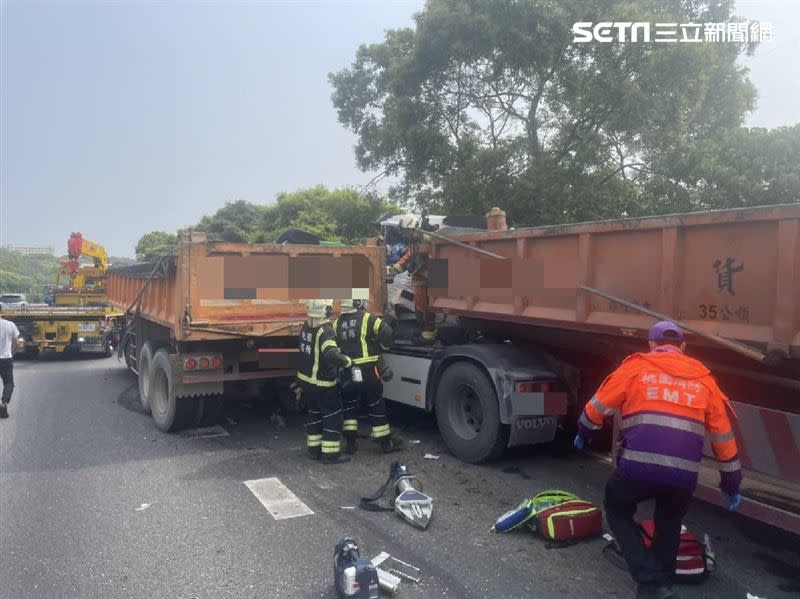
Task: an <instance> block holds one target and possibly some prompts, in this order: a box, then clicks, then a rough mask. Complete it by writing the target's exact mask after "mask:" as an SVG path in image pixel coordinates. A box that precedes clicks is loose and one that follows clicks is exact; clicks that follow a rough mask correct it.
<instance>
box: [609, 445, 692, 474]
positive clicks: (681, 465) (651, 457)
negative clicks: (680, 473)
mask: <svg viewBox="0 0 800 599" xmlns="http://www.w3.org/2000/svg"><path fill="white" fill-rule="evenodd" d="M622 457H623V458H624V459H626V460H628V461H631V462H641V463H644V464H655V465H657V466H666V467H667V468H677V469H678V470H686V471H687V472H699V471H700V463H699V462H693V461H692V460H685V459H683V458H676V457H675V456H671V455H664V454H661V453H650V452H647V451H634V450H632V449H627V448H626V449H624V450H623V453H622Z"/></svg>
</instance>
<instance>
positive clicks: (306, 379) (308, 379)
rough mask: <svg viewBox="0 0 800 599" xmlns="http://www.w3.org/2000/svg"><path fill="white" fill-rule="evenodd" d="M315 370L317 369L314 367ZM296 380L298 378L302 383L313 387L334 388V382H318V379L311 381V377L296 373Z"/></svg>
mask: <svg viewBox="0 0 800 599" xmlns="http://www.w3.org/2000/svg"><path fill="white" fill-rule="evenodd" d="M316 369H317V368H316V366H315V367H314V370H316ZM297 378H299V379H300V380H301V381H304V382H306V383H308V384H309V385H314V386H316V387H335V386H336V381H320V380H319V379H312V378H311V377H309V376H306V375H304V374H303V373H302V372H298V373H297Z"/></svg>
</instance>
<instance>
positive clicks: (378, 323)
mask: <svg viewBox="0 0 800 599" xmlns="http://www.w3.org/2000/svg"><path fill="white" fill-rule="evenodd" d="M381 324H383V321H382V320H381V319H380V318H378V317H377V316H376V317H375V324H374V325H372V332H373V333H375V334H376V335H377V334H378V332H379V331H380V330H381Z"/></svg>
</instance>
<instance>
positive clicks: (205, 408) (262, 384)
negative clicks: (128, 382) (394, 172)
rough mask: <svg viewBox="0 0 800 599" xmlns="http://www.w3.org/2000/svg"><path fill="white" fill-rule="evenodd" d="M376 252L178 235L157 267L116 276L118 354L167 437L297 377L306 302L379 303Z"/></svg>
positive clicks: (379, 255) (380, 254)
mask: <svg viewBox="0 0 800 599" xmlns="http://www.w3.org/2000/svg"><path fill="white" fill-rule="evenodd" d="M384 261H385V251H384V249H383V247H380V246H378V245H371V246H359V247H348V246H323V245H311V244H303V245H296V244H235V243H225V242H214V241H211V240H208V239H207V238H206V236H205V234H204V233H201V232H182V233H181V234H180V236H179V241H178V245H177V249H176V251H175V252H174V253H173V254H170V255H166V256H164V257H162V258H161V259H159V260H157V261H155V262H153V263H140V264H134V265H131V266H125V267H120V268H112V269H111V270H109V272H108V276H107V279H106V291H107V293H108V296H109V299H110V301H111V302H112V304H113V305H114V306H115V307H116V308H117V309H119V310H121V311H123V312H124V313H125V314H126V315H127V316H126V319H127V322H126V330H125V333H124V334H123V338H122V341H121V343H120V346H119V352H120V355H121V356H122V357H124V358H125V362H126V365H127V366H128V368H129V369H130V370H131V371H132V372H134V373H135V374H136V375H137V377H138V381H139V396H140V400H141V402H142V407H143V408H144V409H145V410H147V411H149V412H150V413H151V415H152V418H153V421H154V422H155V425H156V426H157V427H158V428H159V429H161V430H164V431H174V430H178V429H180V428H183V427H191V426H198V425H202V424H204V423H210V422H212V421H213V420H214V419H216V418H217V417H218V415H219V413H220V410H221V408H222V405H223V404H222V402H223V399H224V398H225V397H226V396H227V397H231V396H234V395H242V394H245V395H268V396H269V395H276V394H279V393H281V392H282V391H283V390H285V389H286V388H288V385H289V383H290V382H291V381H292V380H293V379H294V378H295V375H296V373H297V357H298V344H297V338H298V335H299V334H300V329H301V327H302V325H303V322H304V321H305V318H306V312H305V301H306V300H307V299H313V298H334V299H335V300H336V303H337V305H338V302H339V300H341V299H344V298H350V297H353V296H354V295H355V296H356V297H362V298H366V297H372V298H376V299H377V300H379V301H382V298H383V294H384V283H383V263H384Z"/></svg>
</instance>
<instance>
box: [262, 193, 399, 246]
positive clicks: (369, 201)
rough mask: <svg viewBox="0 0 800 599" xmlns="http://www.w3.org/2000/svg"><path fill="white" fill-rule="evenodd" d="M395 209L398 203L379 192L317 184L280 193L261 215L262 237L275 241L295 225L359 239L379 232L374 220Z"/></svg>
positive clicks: (341, 238) (326, 234)
mask: <svg viewBox="0 0 800 599" xmlns="http://www.w3.org/2000/svg"><path fill="white" fill-rule="evenodd" d="M395 211H397V208H396V207H395V206H393V205H392V204H390V203H388V202H386V201H385V200H383V199H382V198H379V197H377V196H374V195H364V194H361V193H359V192H358V191H356V190H354V189H336V190H333V191H330V190H329V189H327V188H326V187H324V186H322V185H318V186H317V187H311V188H308V189H301V190H298V191H295V192H292V193H281V194H278V197H277V199H276V201H275V203H274V204H272V205H270V206H267V207H266V209H265V211H264V213H263V215H262V219H261V223H260V234H259V238H260V240H262V241H267V242H269V241H273V240H274V239H275V238H276V237H277V236H278V235H280V233H282V232H283V231H285V230H286V229H288V228H290V227H295V228H298V229H303V230H304V231H308V232H309V233H313V234H314V235H316V236H317V237H319V238H320V239H324V240H328V241H342V242H344V243H356V242H358V241H359V240H361V239H363V238H364V237H369V236H372V235H374V234H375V233H376V229H375V226H374V224H375V222H376V221H377V220H378V219H379V218H380V217H381V216H382V215H383V214H385V213H387V212H395Z"/></svg>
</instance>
